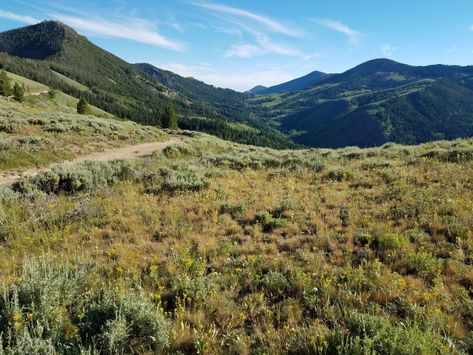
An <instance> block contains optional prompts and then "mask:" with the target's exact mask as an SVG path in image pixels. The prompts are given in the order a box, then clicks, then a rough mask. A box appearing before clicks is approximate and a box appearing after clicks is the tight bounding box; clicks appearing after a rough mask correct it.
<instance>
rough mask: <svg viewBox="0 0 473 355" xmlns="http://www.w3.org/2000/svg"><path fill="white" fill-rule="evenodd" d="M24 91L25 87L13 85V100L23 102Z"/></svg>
mask: <svg viewBox="0 0 473 355" xmlns="http://www.w3.org/2000/svg"><path fill="white" fill-rule="evenodd" d="M25 91H26V88H25V85H20V84H18V83H15V85H13V98H14V99H15V100H16V101H18V102H23V101H24V100H25Z"/></svg>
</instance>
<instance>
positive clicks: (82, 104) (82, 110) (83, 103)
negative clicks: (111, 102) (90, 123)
mask: <svg viewBox="0 0 473 355" xmlns="http://www.w3.org/2000/svg"><path fill="white" fill-rule="evenodd" d="M88 111H89V103H88V102H87V100H86V99H80V100H79V102H78V103H77V113H78V114H80V115H85V114H86V113H87V112H88Z"/></svg>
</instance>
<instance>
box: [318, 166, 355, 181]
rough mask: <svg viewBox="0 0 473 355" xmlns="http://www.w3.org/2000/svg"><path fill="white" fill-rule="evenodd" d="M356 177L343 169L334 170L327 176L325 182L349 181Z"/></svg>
mask: <svg viewBox="0 0 473 355" xmlns="http://www.w3.org/2000/svg"><path fill="white" fill-rule="evenodd" d="M353 177H354V174H353V172H352V171H351V170H347V169H342V168H336V169H332V170H330V171H329V172H327V174H325V176H324V178H325V180H329V181H338V182H342V181H347V180H351V179H352V178H353Z"/></svg>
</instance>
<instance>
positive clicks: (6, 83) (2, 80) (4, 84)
mask: <svg viewBox="0 0 473 355" xmlns="http://www.w3.org/2000/svg"><path fill="white" fill-rule="evenodd" d="M11 94H12V87H11V79H10V78H9V77H8V75H7V72H6V71H5V70H4V69H2V70H1V71H0V95H2V96H7V97H8V96H10V95H11Z"/></svg>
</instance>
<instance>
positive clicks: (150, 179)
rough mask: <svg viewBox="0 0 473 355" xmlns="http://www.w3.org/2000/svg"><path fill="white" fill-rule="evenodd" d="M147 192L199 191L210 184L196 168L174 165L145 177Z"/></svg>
mask: <svg viewBox="0 0 473 355" xmlns="http://www.w3.org/2000/svg"><path fill="white" fill-rule="evenodd" d="M145 182H146V183H145V185H146V191H147V192H148V193H159V192H163V191H165V192H170V193H175V192H183V191H194V192H196V191H200V190H203V189H206V188H208V187H209V186H210V181H209V180H208V179H207V178H206V177H205V176H204V174H202V173H201V172H199V171H198V170H197V169H191V168H185V167H179V166H174V167H171V168H162V169H161V170H160V171H159V173H158V174H151V175H148V176H147V177H146V178H145Z"/></svg>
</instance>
